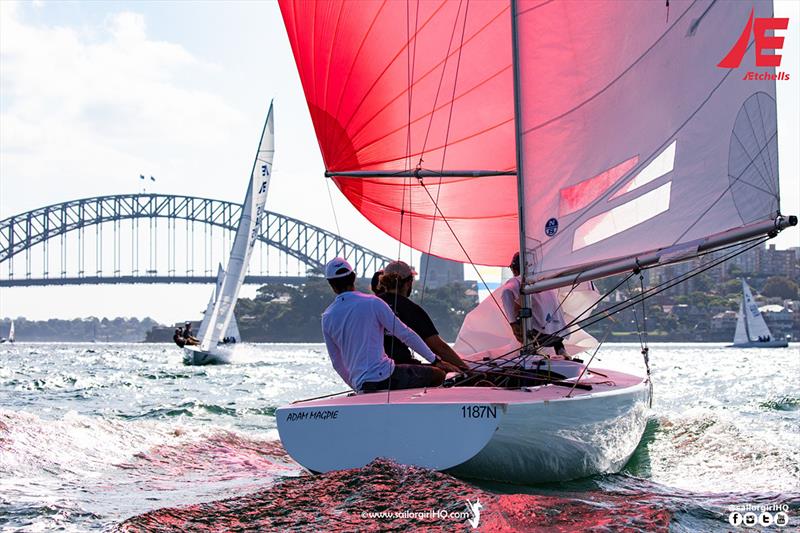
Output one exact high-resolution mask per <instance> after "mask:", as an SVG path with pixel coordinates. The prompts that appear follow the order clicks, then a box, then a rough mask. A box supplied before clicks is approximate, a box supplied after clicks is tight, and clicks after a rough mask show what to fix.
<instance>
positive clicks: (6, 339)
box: [0, 320, 16, 344]
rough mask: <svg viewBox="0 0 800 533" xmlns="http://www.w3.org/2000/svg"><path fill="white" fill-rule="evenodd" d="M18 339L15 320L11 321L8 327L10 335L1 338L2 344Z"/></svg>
mask: <svg viewBox="0 0 800 533" xmlns="http://www.w3.org/2000/svg"><path fill="white" fill-rule="evenodd" d="M15 339H16V334H15V333H14V321H13V320H12V321H11V325H10V326H9V327H8V337H7V338H4V339H0V344H1V343H4V342H14V341H15Z"/></svg>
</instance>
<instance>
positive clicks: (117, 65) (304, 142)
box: [0, 1, 800, 322]
mask: <svg viewBox="0 0 800 533" xmlns="http://www.w3.org/2000/svg"><path fill="white" fill-rule="evenodd" d="M776 14H778V15H781V14H782V15H783V16H789V17H790V27H789V31H788V32H787V35H788V36H789V38H787V39H786V44H785V49H784V60H783V61H784V62H783V64H782V69H784V70H786V71H787V72H790V73H791V75H792V76H793V79H792V80H791V81H789V82H784V83H778V88H779V94H778V105H779V114H780V115H781V122H780V123H779V128H780V131H779V139H780V142H781V146H780V150H781V160H780V163H781V179H782V180H783V183H782V185H783V189H784V193H783V204H784V205H783V208H784V211H785V212H788V213H798V212H800V198H798V197H799V196H800V186H799V185H798V181H797V178H798V175H800V150H798V149H797V146H800V138H799V137H798V132H797V129H798V127H799V125H800V108H799V107H798V103H797V97H796V95H797V94H800V79H799V78H800V66H798V64H799V63H800V61H799V59H798V58H800V32H798V28H797V25H798V24H800V3H798V2H781V3H778V5H776ZM0 59H1V60H0V219H2V218H6V217H8V216H11V215H13V214H16V213H20V212H24V211H27V210H29V209H34V208H37V207H41V206H44V205H48V204H53V203H60V202H63V201H66V200H72V199H77V198H83V197H91V196H98V195H103V194H120V193H133V192H139V191H140V189H141V185H140V182H139V179H138V176H139V174H140V173H145V174H146V175H148V176H150V175H153V176H156V177H157V181H156V182H155V183H153V184H152V185H151V186H150V187H149V188H148V191H150V192H158V193H173V194H191V195H194V196H203V197H210V198H220V199H225V200H231V201H237V202H239V201H241V199H242V196H243V194H244V189H245V187H246V179H247V176H248V174H249V171H250V166H251V164H252V157H253V153H254V151H255V148H256V146H255V145H254V143H255V142H256V140H257V138H258V135H259V133H260V129H261V127H262V125H263V119H264V114H265V113H266V110H267V107H268V105H269V101H270V99H271V98H274V99H275V107H276V145H277V146H276V159H275V165H274V176H275V179H274V180H273V183H272V188H271V191H270V197H269V200H268V208H269V209H271V210H273V211H277V212H280V213H283V214H286V215H290V216H294V217H297V218H300V219H302V220H305V221H307V222H310V223H312V224H315V225H318V226H321V227H323V228H326V229H330V230H335V229H336V226H335V224H334V220H333V216H332V209H331V205H330V201H329V198H328V194H327V192H326V184H325V180H324V178H323V177H322V172H323V171H324V167H323V164H322V159H321V157H320V153H319V148H318V146H317V143H316V139H315V137H314V133H313V129H312V126H311V121H310V118H309V114H308V109H307V107H306V105H305V101H304V99H303V96H302V90H301V86H300V80H299V77H298V75H297V71H296V69H295V66H294V60H293V57H292V54H291V50H290V48H289V43H288V40H287V38H286V34H285V31H284V29H283V23H282V20H281V17H280V13H279V10H278V6H277V3H274V2H230V1H229V2H224V3H223V2H211V1H207V2H192V3H189V2H156V1H152V2H139V1H137V2H85V3H84V2H25V3H16V2H10V1H1V2H0ZM789 95H795V96H794V102H793V104H792V105H787V104H786V102H788V101H789V100H790V98H789ZM333 202H334V206H335V209H336V214H337V217H338V223H339V226H340V228H341V231H342V233H343V234H345V236H346V237H348V238H350V239H351V240H354V241H356V242H359V243H361V244H363V245H365V246H367V247H370V248H372V249H374V250H376V251H378V252H381V253H384V254H386V255H390V256H396V255H397V250H398V248H397V243H396V242H395V241H393V240H392V239H390V238H389V237H387V236H385V235H384V234H382V233H381V232H380V231H378V230H376V229H374V228H373V227H372V226H371V225H370V224H369V223H367V222H366V221H365V220H364V219H363V218H362V217H361V216H360V215H359V214H358V213H357V212H356V211H355V210H354V209H353V208H352V207H351V206H350V205H349V203H347V202H346V201H345V200H344V199H343V198H342V196H341V195H340V194H339V193H338V191H337V190H336V189H335V188H334V190H333ZM786 233H788V232H786ZM780 239H781V240H779V241H778V245H779V246H780V247H787V246H796V245H798V240H800V238H798V232H797V231H794V232H793V233H792V234H788V235H784V236H781V238H780ZM405 253H406V252H404V254H405ZM209 290H210V288H207V287H204V286H190V287H180V286H136V287H114V286H106V287H50V288H14V289H1V290H0V317H3V316H26V317H28V318H37V319H38V318H48V317H61V318H72V317H76V316H89V315H95V316H118V315H123V316H139V317H143V316H146V315H150V316H152V317H154V318H156V319H158V320H161V321H164V322H173V321H177V320H182V319H184V318H189V317H195V318H199V316H200V310H201V309H202V308H204V307H205V301H206V300H207V299H208V293H209ZM252 290H254V289H252V288H250V289H246V290H245V291H244V292H245V293H246V294H245V295H249V294H252ZM248 291H250V292H249V293H248Z"/></svg>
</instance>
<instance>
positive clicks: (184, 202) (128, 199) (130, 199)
mask: <svg viewBox="0 0 800 533" xmlns="http://www.w3.org/2000/svg"><path fill="white" fill-rule="evenodd" d="M241 209H242V206H241V204H238V203H234V202H228V201H225V200H216V199H211V198H199V197H193V196H181V195H167V194H121V195H110V196H97V197H94V198H82V199H78V200H71V201H68V202H63V203H59V204H53V205H48V206H45V207H40V208H38V209H34V210H31V211H28V212H25V213H21V214H18V215H13V216H11V217H9V218H6V219H4V220H0V264H2V263H5V262H7V261H11V260H12V258H13V257H14V256H16V255H17V254H19V253H22V252H24V251H25V250H29V249H30V248H32V247H33V246H36V245H38V244H42V243H44V242H46V241H48V240H49V239H53V238H55V237H59V236H62V235H65V234H67V233H70V232H73V231H75V230H79V229H81V228H86V227H90V226H95V225H99V224H104V223H107V222H114V221H121V220H134V219H154V218H156V219H157V218H167V219H175V220H185V221H187V223H188V222H199V223H203V224H208V225H210V226H214V227H219V228H223V229H226V230H230V231H235V230H236V228H237V226H238V222H239V218H240V216H241ZM258 239H259V241H261V242H263V243H265V244H267V245H268V246H271V247H273V248H275V249H277V250H280V251H282V252H283V253H285V254H287V255H289V256H291V257H294V258H295V259H297V260H298V261H299V262H301V263H302V264H305V265H308V266H309V267H315V268H321V267H322V266H323V265H324V263H325V261H326V260H327V259H330V258H331V257H333V256H336V255H341V256H346V257H347V258H348V259H349V260H350V261H351V262H352V263H353V266H354V268H355V269H356V271H357V272H359V273H361V274H362V275H364V274H368V273H370V272H374V271H375V270H377V269H379V268H381V267H383V265H384V264H386V263H387V262H389V261H390V260H391V259H390V258H388V257H386V256H384V255H381V254H378V253H376V252H374V251H372V250H369V249H368V248H365V247H363V246H361V245H359V244H357V243H355V242H353V241H350V240H348V239H344V238H342V237H340V236H338V235H336V234H334V233H331V232H330V231H327V230H324V229H322V228H319V227H317V226H313V225H311V224H308V223H306V222H303V221H301V220H298V219H296V218H292V217H288V216H285V215H281V214H279V213H275V212H271V211H267V212H266V214H265V216H264V218H263V219H262V222H261V229H260V232H259V236H258ZM52 279H53V281H57V280H58V278H52ZM87 282H89V283H91V282H90V281H88V280H87Z"/></svg>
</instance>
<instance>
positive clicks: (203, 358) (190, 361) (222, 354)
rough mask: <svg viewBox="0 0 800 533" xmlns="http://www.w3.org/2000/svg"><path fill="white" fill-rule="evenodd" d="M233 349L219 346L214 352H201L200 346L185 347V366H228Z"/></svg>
mask: <svg viewBox="0 0 800 533" xmlns="http://www.w3.org/2000/svg"><path fill="white" fill-rule="evenodd" d="M232 356H233V348H232V347H231V348H223V347H221V346H217V347H216V348H215V349H212V350H207V351H206V350H201V349H200V347H199V346H184V347H183V364H185V365H193V366H201V365H226V364H228V363H230V362H231V357H232Z"/></svg>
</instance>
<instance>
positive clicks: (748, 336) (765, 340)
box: [728, 279, 789, 348]
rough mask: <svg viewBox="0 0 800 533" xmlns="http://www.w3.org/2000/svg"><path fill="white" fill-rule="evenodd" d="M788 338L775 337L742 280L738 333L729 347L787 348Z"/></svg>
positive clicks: (737, 323)
mask: <svg viewBox="0 0 800 533" xmlns="http://www.w3.org/2000/svg"><path fill="white" fill-rule="evenodd" d="M787 346H789V343H788V342H787V341H786V339H773V337H772V333H771V332H770V331H769V327H767V323H766V322H764V317H763V316H761V311H759V310H758V305H756V302H755V301H754V300H753V293H752V292H750V287H749V286H748V285H747V282H746V281H745V280H744V279H743V280H742V301H741V303H740V304H739V317H738V319H737V320H736V333H735V334H734V335H733V344H731V345H730V346H728V348H786V347H787Z"/></svg>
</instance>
